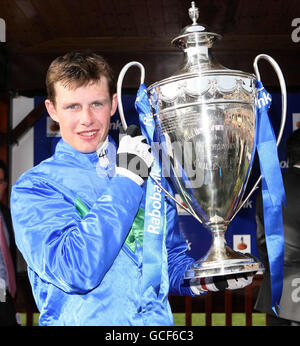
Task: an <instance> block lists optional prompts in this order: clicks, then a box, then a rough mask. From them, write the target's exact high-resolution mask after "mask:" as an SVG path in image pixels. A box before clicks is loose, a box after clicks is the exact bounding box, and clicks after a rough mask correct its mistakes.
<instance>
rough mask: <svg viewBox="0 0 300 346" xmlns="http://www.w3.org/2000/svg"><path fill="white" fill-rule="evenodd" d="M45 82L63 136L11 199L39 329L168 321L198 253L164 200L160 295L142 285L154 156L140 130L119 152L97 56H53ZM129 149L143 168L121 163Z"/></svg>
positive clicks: (109, 84)
mask: <svg viewBox="0 0 300 346" xmlns="http://www.w3.org/2000/svg"><path fill="white" fill-rule="evenodd" d="M46 86H47V92H48V99H47V100H46V101H45V104H46V107H47V110H48V113H49V115H50V116H51V118H52V119H53V120H55V121H57V122H58V123H59V125H60V130H61V135H62V139H61V140H60V142H59V143H58V144H57V147H56V151H55V154H54V155H53V156H52V157H51V158H50V159H48V160H45V161H43V162H42V163H41V164H39V165H38V166H36V167H34V168H33V169H31V170H29V171H28V172H26V173H25V174H24V175H22V176H21V177H20V178H19V180H18V181H17V183H16V184H15V186H14V187H13V189H12V197H11V205H12V215H13V222H14V228H15V234H16V242H17V245H18V247H19V249H20V251H21V252H22V254H23V257H24V258H25V260H26V262H27V265H28V275H29V279H30V282H31V285H32V289H33V295H34V298H35V300H36V304H37V307H38V309H39V311H40V320H39V323H40V325H172V324H173V318H172V313H171V310H170V306H169V303H168V294H169V292H173V293H176V294H184V295H185V294H194V293H193V292H192V290H191V288H190V287H188V286H187V285H185V284H184V280H183V273H184V271H185V270H186V269H187V268H188V267H189V266H190V264H191V263H192V262H193V259H191V258H190V257H188V256H186V255H185V251H186V243H185V241H184V239H183V238H182V236H181V234H180V232H179V230H178V227H177V225H176V222H175V221H176V208H175V206H174V205H173V202H172V201H171V200H168V199H166V200H165V203H166V215H165V220H166V227H165V234H164V244H163V248H162V251H161V255H160V258H161V259H162V269H161V282H160V285H159V292H156V291H155V289H154V288H153V286H151V285H150V286H149V287H148V288H147V289H146V290H145V291H143V287H144V286H143V236H142V233H141V231H142V229H143V220H144V213H145V198H144V197H145V195H144V190H145V185H146V184H143V183H144V180H145V179H146V178H147V172H148V170H149V168H150V167H151V165H152V162H153V157H152V155H151V154H150V152H149V149H150V147H149V146H148V145H147V144H146V143H145V142H144V137H143V136H135V137H132V136H131V135H130V134H127V135H125V136H124V137H123V138H122V139H121V141H120V144H119V148H118V151H117V152H116V148H115V145H114V143H113V141H112V139H111V138H110V137H109V136H108V130H109V124H110V117H111V116H112V115H113V114H114V113H115V111H116V108H117V95H116V94H115V84H114V79H113V74H112V71H111V69H110V67H109V66H108V65H107V63H106V62H105V61H104V60H103V58H102V57H100V56H98V55H95V54H93V53H80V52H73V53H68V54H66V55H65V56H63V57H59V58H57V59H56V60H54V61H53V62H52V64H51V65H50V67H49V70H48V73H47V77H46ZM127 153H128V157H131V158H132V159H137V161H138V162H139V163H140V168H141V167H143V168H144V169H139V170H136V171H135V170H134V167H133V166H134V165H128V166H126V165H125V166H124V165H122V164H121V163H120V162H121V161H122V162H123V161H124V160H119V158H120V156H121V155H123V154H127ZM142 171H144V172H145V174H144V175H142V174H140V173H139V172H142ZM147 246H151V244H147ZM235 282H238V281H235ZM225 283H226V285H225V286H226V287H228V284H227V281H226V280H225ZM249 283H250V282H249V281H247V280H244V279H241V280H240V281H239V285H240V287H242V286H244V285H246V284H249ZM193 289H194V290H197V292H202V290H201V287H200V286H197V287H194V288H193Z"/></svg>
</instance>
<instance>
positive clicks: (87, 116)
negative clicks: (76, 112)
mask: <svg viewBox="0 0 300 346" xmlns="http://www.w3.org/2000/svg"><path fill="white" fill-rule="evenodd" d="M93 122H94V116H93V113H92V112H91V110H90V109H89V107H86V108H83V109H82V113H81V115H80V123H81V125H85V126H90V125H91V124H92V123H93Z"/></svg>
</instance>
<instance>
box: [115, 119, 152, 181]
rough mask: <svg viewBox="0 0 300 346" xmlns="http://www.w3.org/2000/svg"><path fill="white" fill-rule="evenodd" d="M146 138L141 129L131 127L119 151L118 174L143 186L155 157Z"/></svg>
mask: <svg viewBox="0 0 300 346" xmlns="http://www.w3.org/2000/svg"><path fill="white" fill-rule="evenodd" d="M150 150H151V147H150V145H148V144H147V143H146V138H145V137H144V136H142V135H141V131H140V129H139V128H138V127H137V126H135V125H131V126H129V127H128V128H127V131H126V134H125V135H124V136H123V137H122V138H121V140H120V144H119V149H118V151H117V167H116V174H120V175H123V176H126V177H128V178H130V179H131V180H133V181H134V182H136V183H137V184H138V185H142V184H143V182H144V181H145V180H146V179H147V178H148V176H149V173H150V168H151V165H152V163H153V161H154V157H153V155H152V154H151V152H150Z"/></svg>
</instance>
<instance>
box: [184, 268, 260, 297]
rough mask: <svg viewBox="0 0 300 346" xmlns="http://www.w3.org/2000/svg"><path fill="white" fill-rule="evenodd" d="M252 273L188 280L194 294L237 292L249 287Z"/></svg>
mask: <svg viewBox="0 0 300 346" xmlns="http://www.w3.org/2000/svg"><path fill="white" fill-rule="evenodd" d="M253 276H254V273H241V274H232V275H225V276H211V277H206V278H200V279H199V278H198V279H191V280H190V287H191V290H192V291H193V292H194V293H195V294H201V293H204V292H208V291H211V292H216V291H221V290H237V289H240V288H244V287H246V286H248V285H251V283H252V280H253Z"/></svg>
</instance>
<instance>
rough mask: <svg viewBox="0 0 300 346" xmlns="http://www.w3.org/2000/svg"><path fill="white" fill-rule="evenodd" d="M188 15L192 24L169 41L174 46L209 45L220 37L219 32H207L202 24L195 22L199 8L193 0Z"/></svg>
mask: <svg viewBox="0 0 300 346" xmlns="http://www.w3.org/2000/svg"><path fill="white" fill-rule="evenodd" d="M189 17H190V19H191V20H192V24H191V25H187V26H186V27H184V28H183V29H182V30H181V32H180V34H179V36H177V37H175V38H174V39H173V40H172V42H171V43H172V44H173V45H174V46H175V47H178V48H181V49H186V48H188V47H191V46H199V45H202V46H207V47H211V46H212V45H213V43H214V41H215V40H217V39H221V38H222V36H221V35H219V34H216V33H213V32H209V31H208V29H207V28H206V27H205V26H204V25H203V24H199V23H197V20H198V18H199V10H198V8H197V7H196V6H195V2H194V1H192V3H191V7H190V8H189Z"/></svg>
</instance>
